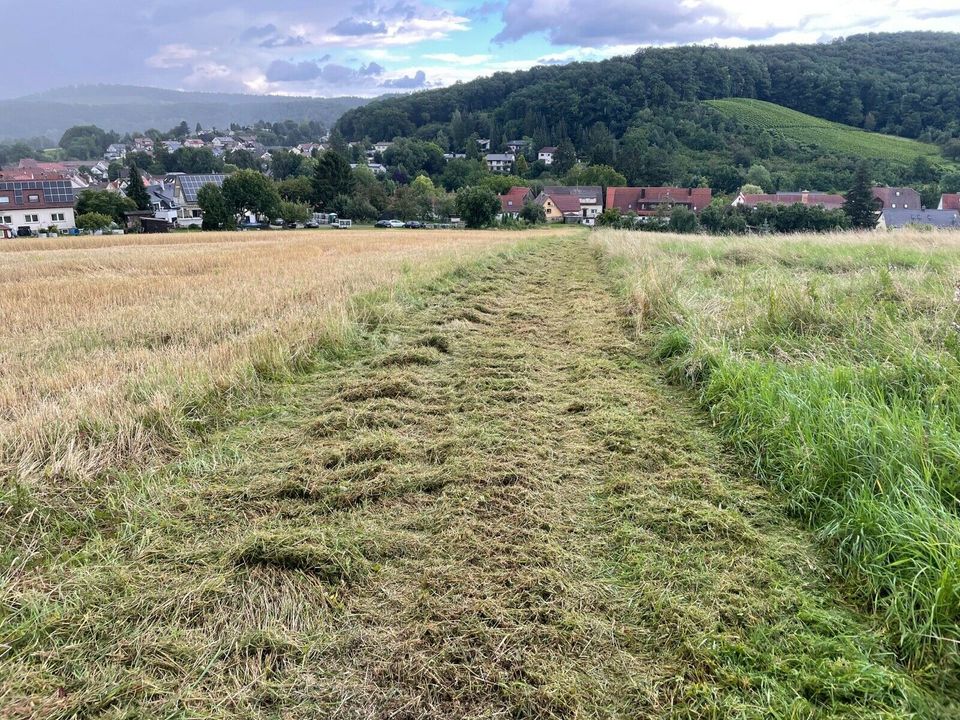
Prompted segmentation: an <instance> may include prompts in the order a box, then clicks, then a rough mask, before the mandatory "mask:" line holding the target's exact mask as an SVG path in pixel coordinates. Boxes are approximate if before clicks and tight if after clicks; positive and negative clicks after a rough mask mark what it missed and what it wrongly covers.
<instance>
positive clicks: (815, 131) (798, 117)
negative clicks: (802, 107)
mask: <svg viewBox="0 0 960 720" xmlns="http://www.w3.org/2000/svg"><path fill="white" fill-rule="evenodd" d="M706 102H707V104H708V105H711V106H713V107H714V108H716V109H717V110H719V111H720V112H722V113H723V114H724V115H728V116H730V117H732V118H734V119H736V120H738V121H740V122H741V123H743V124H744V125H746V126H747V127H749V128H752V129H755V130H766V131H768V132H771V133H774V134H775V135H778V136H780V137H782V138H784V139H786V140H792V141H794V142H796V143H798V144H800V145H802V146H805V147H810V148H815V149H818V150H821V151H825V152H833V153H839V154H842V155H850V156H855V157H861V158H870V159H874V160H892V161H895V162H901V163H903V164H909V163H911V162H913V161H914V160H916V159H917V158H918V157H926V158H928V159H929V160H931V161H932V162H934V163H942V162H945V161H944V159H943V156H942V155H941V154H940V150H939V148H937V146H936V145H931V144H929V143H923V142H919V141H917V140H911V139H909V138H901V137H895V136H893V135H883V134H881V133H871V132H867V131H866V130H861V129H859V128H855V127H850V126H848V125H841V124H840V123H835V122H830V121H829V120H823V119H821V118H818V117H814V116H812V115H807V114H805V113H802V112H798V111H796V110H791V109H790V108H785V107H783V106H782V105H775V104H773V103H769V102H765V101H763V100H753V99H750V98H728V99H724V100H707V101H706Z"/></svg>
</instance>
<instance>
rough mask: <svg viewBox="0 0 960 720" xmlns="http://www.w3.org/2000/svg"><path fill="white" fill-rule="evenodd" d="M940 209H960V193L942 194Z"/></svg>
mask: <svg viewBox="0 0 960 720" xmlns="http://www.w3.org/2000/svg"><path fill="white" fill-rule="evenodd" d="M937 209H938V210H960V193H944V194H943V195H941V196H940V204H939V205H938V206H937Z"/></svg>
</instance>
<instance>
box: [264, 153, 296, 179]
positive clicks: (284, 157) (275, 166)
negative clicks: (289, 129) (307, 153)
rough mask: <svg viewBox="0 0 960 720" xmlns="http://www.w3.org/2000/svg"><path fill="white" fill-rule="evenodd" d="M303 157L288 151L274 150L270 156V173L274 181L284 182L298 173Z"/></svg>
mask: <svg viewBox="0 0 960 720" xmlns="http://www.w3.org/2000/svg"><path fill="white" fill-rule="evenodd" d="M302 164H303V156H302V155H297V154H296V153H294V152H290V151H289V150H276V151H275V152H273V153H272V154H271V158H270V172H271V173H272V174H273V178H274V180H286V179H287V178H288V177H292V176H294V175H296V174H297V173H298V172H300V166H301V165H302Z"/></svg>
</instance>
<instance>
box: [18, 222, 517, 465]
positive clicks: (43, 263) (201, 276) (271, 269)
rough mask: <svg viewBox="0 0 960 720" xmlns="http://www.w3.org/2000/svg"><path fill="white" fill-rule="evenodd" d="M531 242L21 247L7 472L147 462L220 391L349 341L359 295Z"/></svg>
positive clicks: (316, 239) (469, 238)
mask: <svg viewBox="0 0 960 720" xmlns="http://www.w3.org/2000/svg"><path fill="white" fill-rule="evenodd" d="M516 240H517V235H516V234H515V233H502V234H496V233H465V232H459V233H456V234H451V233H443V232H404V233H402V234H393V235H384V234H383V233H378V232H372V231H360V230H357V231H352V232H349V233H344V234H338V235H330V234H323V233H310V232H309V231H307V232H292V233H278V234H269V235H261V234H245V233H232V234H231V233H224V234H210V233H205V234H203V235H194V234H190V235H170V236H140V237H138V236H105V237H91V238H55V239H53V238H52V239H40V240H32V241H30V240H27V241H17V243H16V244H7V245H6V246H4V247H3V248H2V249H0V279H2V282H0V323H2V327H3V328H4V342H3V345H2V346H0V366H2V367H3V368H4V372H3V373H2V375H0V469H2V471H3V472H4V473H5V474H6V473H13V474H14V475H16V476H17V477H20V478H24V479H25V481H26V482H27V483H28V484H29V483H30V479H31V478H37V477H49V476H56V477H62V478H64V479H66V480H75V479H86V478H89V477H92V476H93V475H95V474H96V473H97V472H99V471H100V470H102V469H104V468H105V467H109V466H111V465H112V464H114V461H115V460H118V459H122V460H130V459H135V458H138V457H141V456H143V455H144V453H149V452H150V451H152V450H154V449H156V448H157V447H161V446H165V445H168V444H169V443H170V442H171V441H172V440H174V439H176V437H177V436H178V434H179V433H180V432H181V430H182V427H183V424H184V421H186V420H191V419H196V417H197V415H198V414H202V412H203V411H202V408H200V407H199V405H200V404H202V403H204V402H213V401H215V399H216V393H217V392H223V391H227V390H229V389H230V388H239V387H243V388H246V389H249V388H250V386H251V385H255V384H256V383H257V382H258V378H260V377H262V376H269V375H271V374H275V373H282V372H284V371H285V370H286V369H288V368H290V367H293V366H296V365H297V364H298V363H301V362H307V361H309V355H310V352H311V350H312V349H313V348H314V347H316V346H317V345H318V344H320V343H322V342H323V341H324V340H325V339H326V340H330V341H334V342H335V341H336V340H337V338H338V337H339V336H341V335H343V334H344V333H346V332H348V330H347V324H348V316H349V314H350V312H351V298H352V297H354V296H355V295H357V294H358V293H361V292H363V291H366V290H370V289H373V288H382V287H388V286H389V285H390V284H391V283H393V282H395V281H397V280H398V279H400V278H401V277H403V276H404V275H411V274H413V275H415V274H417V273H418V272H419V271H420V270H421V269H423V268H424V267H427V268H434V269H436V270H437V271H439V270H442V269H443V268H445V267H448V266H449V265H450V264H451V263H457V262H462V261H465V260H468V259H470V258H472V257H475V256H476V255H477V254H478V253H481V252H484V251H486V250H489V249H491V248H493V247H496V246H498V245H500V244H502V243H505V242H515V241H516ZM341 339H342V338H341Z"/></svg>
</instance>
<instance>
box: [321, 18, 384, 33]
mask: <svg viewBox="0 0 960 720" xmlns="http://www.w3.org/2000/svg"><path fill="white" fill-rule="evenodd" d="M386 31H387V26H386V24H385V23H382V22H373V21H372V20H356V19H354V18H344V19H343V20H341V21H340V22H338V23H337V24H336V25H334V26H333V27H332V28H330V32H332V33H333V34H334V35H341V36H362V35H383V34H384V33H385V32H386Z"/></svg>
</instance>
